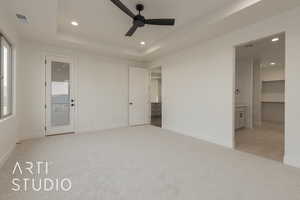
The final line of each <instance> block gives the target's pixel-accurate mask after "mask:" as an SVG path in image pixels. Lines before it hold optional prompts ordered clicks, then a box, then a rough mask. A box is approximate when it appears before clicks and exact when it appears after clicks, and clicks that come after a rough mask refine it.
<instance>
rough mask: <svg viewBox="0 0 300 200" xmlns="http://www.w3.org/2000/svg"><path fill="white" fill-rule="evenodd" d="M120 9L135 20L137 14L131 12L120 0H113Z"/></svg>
mask: <svg viewBox="0 0 300 200" xmlns="http://www.w3.org/2000/svg"><path fill="white" fill-rule="evenodd" d="M111 2H113V3H114V4H115V5H116V6H118V8H120V9H121V10H122V11H123V12H125V13H126V14H127V15H128V16H129V17H131V18H134V17H135V14H133V12H131V10H129V9H128V8H127V7H126V6H125V5H124V4H123V3H122V2H121V1H119V0H111Z"/></svg>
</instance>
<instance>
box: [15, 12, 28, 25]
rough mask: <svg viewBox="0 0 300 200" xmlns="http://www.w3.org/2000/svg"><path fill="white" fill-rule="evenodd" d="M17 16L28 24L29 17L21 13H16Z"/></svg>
mask: <svg viewBox="0 0 300 200" xmlns="http://www.w3.org/2000/svg"><path fill="white" fill-rule="evenodd" d="M16 16H17V18H18V20H19V21H20V22H21V23H23V24H28V19H27V17H26V16H24V15H21V14H16Z"/></svg>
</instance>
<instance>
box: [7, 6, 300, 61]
mask: <svg viewBox="0 0 300 200" xmlns="http://www.w3.org/2000/svg"><path fill="white" fill-rule="evenodd" d="M121 1H122V2H123V3H124V4H125V5H127V6H128V7H129V8H131V9H132V10H133V11H135V9H134V7H135V5H136V3H138V2H139V3H140V2H141V3H143V4H144V5H145V10H144V11H143V12H142V14H143V15H144V16H145V17H146V18H169V17H170V18H173V17H174V18H176V26H174V27H161V26H145V27H144V28H141V29H138V31H137V32H136V34H135V35H134V36H133V37H131V38H128V37H125V36H124V35H125V33H126V32H127V31H128V29H129V28H130V26H131V25H132V21H131V20H130V18H129V17H128V16H127V15H125V14H124V13H122V12H121V10H119V9H118V8H117V7H116V6H115V5H114V4H112V3H111V1H110V0H22V1H20V0H10V1H7V3H8V4H9V5H8V6H9V11H10V16H11V18H12V20H13V21H14V23H15V26H16V27H17V30H18V33H19V35H20V36H21V37H23V38H26V39H30V40H38V41H41V42H46V43H50V44H56V45H64V46H72V47H78V48H85V49H90V50H93V51H98V52H101V53H103V54H109V55H113V56H119V57H124V58H128V59H133V60H139V61H149V60H151V59H153V58H156V57H158V56H161V55H164V54H167V53H170V52H172V51H174V50H176V49H180V48H182V47H184V46H187V45H191V44H193V43H195V42H198V41H201V40H205V39H208V38H209V37H214V36H217V35H218V34H224V33H225V32H229V31H232V30H233V29H234V28H238V27H241V26H244V25H247V24H250V23H253V22H255V21H257V20H260V19H261V18H263V17H266V16H270V15H275V14H277V13H278V12H281V11H284V10H286V9H289V8H292V7H294V6H296V5H300V1H299V0H284V1H283V0H201V1H200V0H184V1H183V0H163V1H162V0H142V1H141V0H121ZM246 11H248V12H246ZM245 12H246V13H247V14H245ZM16 13H19V14H23V15H25V16H27V17H28V20H29V24H21V23H19V22H18V21H17V19H16V17H15V14H16ZM239 13H240V14H241V15H239ZM230 17H232V19H231V18H230ZM224 19H226V20H224ZM236 19H239V20H236ZM72 20H76V21H78V22H79V24H80V25H79V26H78V27H74V26H71V25H70V22H71V21H72ZM140 41H145V42H146V45H145V46H144V47H142V46H140V44H139V43H140Z"/></svg>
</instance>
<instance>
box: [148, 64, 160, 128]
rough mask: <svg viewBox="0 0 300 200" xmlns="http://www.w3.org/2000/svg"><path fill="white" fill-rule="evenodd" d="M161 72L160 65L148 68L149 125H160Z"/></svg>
mask: <svg viewBox="0 0 300 200" xmlns="http://www.w3.org/2000/svg"><path fill="white" fill-rule="evenodd" d="M161 86H162V73H161V67H157V68H152V69H151V70H150V102H151V125H153V126H157V127H162V98H161V97H162V91H161V88H162V87H161Z"/></svg>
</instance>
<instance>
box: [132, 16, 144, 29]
mask: <svg viewBox="0 0 300 200" xmlns="http://www.w3.org/2000/svg"><path fill="white" fill-rule="evenodd" d="M133 24H137V25H138V26H139V27H143V26H145V17H143V16H142V15H137V16H135V17H134V19H133Z"/></svg>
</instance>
